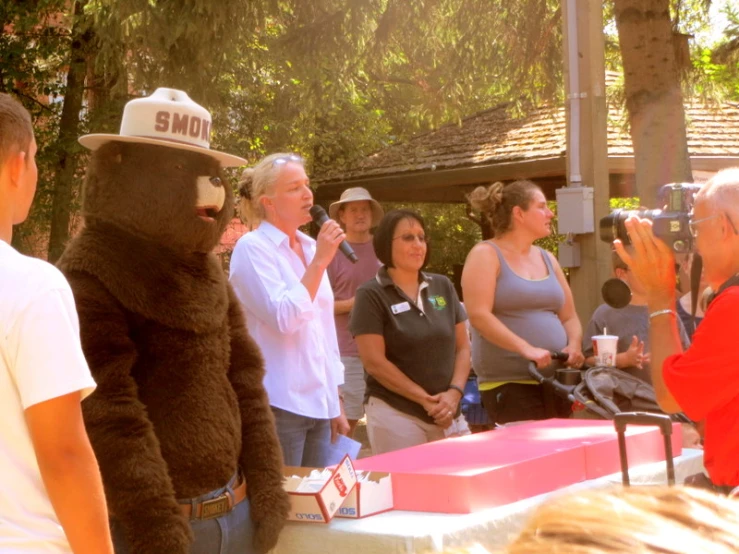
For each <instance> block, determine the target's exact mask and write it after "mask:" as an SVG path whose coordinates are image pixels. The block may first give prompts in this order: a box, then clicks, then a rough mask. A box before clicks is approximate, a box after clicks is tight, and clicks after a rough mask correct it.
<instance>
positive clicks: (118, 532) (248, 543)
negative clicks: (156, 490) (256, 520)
mask: <svg viewBox="0 0 739 554" xmlns="http://www.w3.org/2000/svg"><path fill="white" fill-rule="evenodd" d="M232 481H233V480H232ZM232 484H233V482H232V483H229V484H228V485H227V486H225V487H222V488H220V489H216V490H214V491H211V492H207V493H205V494H203V495H200V496H198V497H197V498H192V499H190V502H192V503H193V504H195V503H197V502H202V501H204V500H210V499H211V498H215V497H217V496H220V495H222V494H223V493H224V492H226V490H227V489H231V486H232ZM231 492H233V490H231ZM178 502H179V503H181V504H187V503H188V502H187V501H186V500H178ZM190 527H191V528H192V531H193V534H194V535H195V540H194V541H193V544H192V547H191V549H190V553H191V554H256V550H254V548H253V546H252V537H253V536H254V532H253V525H252V522H251V517H250V514H249V500H248V499H244V500H242V501H241V502H239V503H238V504H237V505H236V506H234V508H233V510H231V511H230V512H228V513H227V514H224V515H222V516H221V517H218V518H215V519H192V520H190ZM110 530H111V534H112V536H113V546H114V549H115V553H116V554H136V553H135V552H131V551H130V550H129V548H128V544H127V543H126V540H125V538H124V536H123V530H122V529H121V526H120V524H118V523H117V522H116V521H115V520H113V522H112V523H111V527H110Z"/></svg>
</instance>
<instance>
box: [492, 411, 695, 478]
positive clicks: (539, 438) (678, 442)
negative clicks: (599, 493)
mask: <svg viewBox="0 0 739 554" xmlns="http://www.w3.org/2000/svg"><path fill="white" fill-rule="evenodd" d="M491 432H493V433H499V434H500V437H499V438H502V439H505V440H516V441H518V440H520V441H527V442H531V441H535V442H539V443H545V444H547V443H548V444H556V445H557V446H558V447H567V446H583V447H584V448H585V469H586V475H587V478H588V479H596V478H598V477H603V476H604V475H611V474H612V473H619V472H620V471H621V462H620V458H619V454H618V435H617V434H616V430H615V428H614V427H613V422H612V421H603V420H583V419H580V420H578V419H548V420H544V421H531V422H528V423H522V424H520V425H513V426H511V427H504V428H503V429H498V430H496V431H491ZM671 442H672V455H673V457H675V456H679V455H680V454H682V427H681V426H680V424H679V423H673V424H672V440H671ZM626 453H627V457H628V461H629V467H635V466H638V465H642V464H648V463H652V462H660V461H664V459H665V447H664V439H663V438H662V435H661V434H660V431H659V429H658V428H656V427H641V426H637V425H632V426H629V427H627V428H626Z"/></svg>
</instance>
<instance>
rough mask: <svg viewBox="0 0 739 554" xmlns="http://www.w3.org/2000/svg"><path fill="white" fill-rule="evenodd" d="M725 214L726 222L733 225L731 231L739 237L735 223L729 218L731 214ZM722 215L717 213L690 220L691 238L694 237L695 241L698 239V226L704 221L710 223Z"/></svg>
mask: <svg viewBox="0 0 739 554" xmlns="http://www.w3.org/2000/svg"><path fill="white" fill-rule="evenodd" d="M723 214H724V215H725V216H726V220H727V221H728V222H729V225H731V230H732V231H734V234H735V235H739V231H737V229H736V226H735V225H734V222H733V221H732V220H731V218H730V217H729V214H728V213H726V212H723ZM720 215H721V214H720V213H717V214H713V215H709V216H706V217H701V218H700V219H688V229H689V230H690V236H692V237H693V238H694V239H695V238H698V224H699V223H703V222H704V221H708V220H709V219H713V218H715V217H719V216H720Z"/></svg>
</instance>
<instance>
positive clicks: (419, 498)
mask: <svg viewBox="0 0 739 554" xmlns="http://www.w3.org/2000/svg"><path fill="white" fill-rule="evenodd" d="M675 427H676V428H675ZM626 441H627V442H626V444H627V452H628V456H629V465H630V467H634V466H636V465H640V464H643V463H648V462H656V461H660V460H664V446H663V440H662V436H661V435H660V432H659V430H658V429H656V428H652V427H637V426H633V427H629V428H628V429H627V433H626ZM672 446H673V455H674V456H678V455H679V454H680V453H681V452H682V448H681V433H680V426H679V424H675V426H674V427H673V439H672ZM354 465H355V467H356V469H358V470H360V469H361V470H372V471H387V472H390V473H391V474H392V481H393V498H394V502H395V509H396V510H409V511H419V512H441V513H471V512H476V511H479V510H483V509H486V508H493V507H495V506H501V505H504V504H509V503H511V502H515V501H517V500H522V499H524V498H529V497H531V496H536V495H538V494H543V493H546V492H551V491H554V490H557V489H560V488H562V487H565V486H567V485H571V484H573V483H578V482H581V481H585V480H587V479H593V478H596V477H601V476H603V475H609V474H612V473H617V472H619V471H620V462H619V455H618V440H617V434H616V431H615V429H614V427H613V422H612V421H597V420H571V419H550V420H545V421H538V422H530V423H525V424H521V425H515V426H511V427H507V428H504V429H498V430H495V431H488V432H485V433H478V434H475V435H469V436H466V437H459V438H454V439H447V440H443V441H438V442H433V443H429V444H424V445H421V446H416V447H413V448H406V449H403V450H398V451H396V452H390V453H388V454H382V455H379V456H372V457H370V458H364V459H361V460H358V461H356V462H355V464H354Z"/></svg>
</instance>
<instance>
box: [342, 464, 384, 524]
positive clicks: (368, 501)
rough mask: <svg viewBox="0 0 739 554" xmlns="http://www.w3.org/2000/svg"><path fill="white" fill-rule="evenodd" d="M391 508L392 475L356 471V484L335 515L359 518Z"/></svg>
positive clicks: (379, 472)
mask: <svg viewBox="0 0 739 554" xmlns="http://www.w3.org/2000/svg"><path fill="white" fill-rule="evenodd" d="M392 509H393V483H392V477H391V475H390V474H389V473H387V472H382V471H357V484H356V486H355V487H354V490H352V491H351V492H350V493H349V495H348V496H347V497H346V500H344V503H343V504H342V505H341V507H340V508H339V512H338V513H337V514H336V517H344V518H351V519H359V518H363V517H367V516H371V515H374V514H379V513H382V512H387V511H389V510H392Z"/></svg>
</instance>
